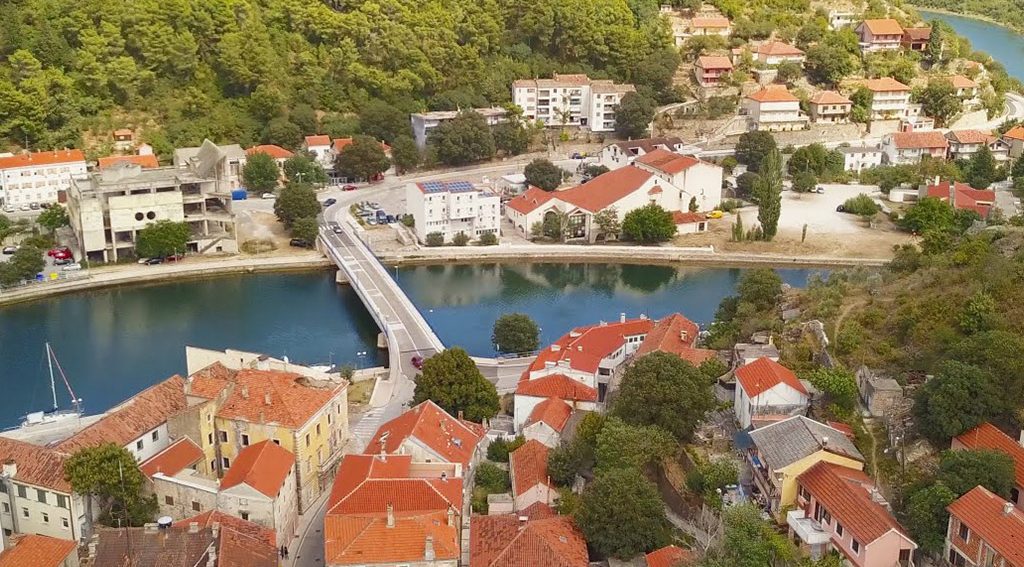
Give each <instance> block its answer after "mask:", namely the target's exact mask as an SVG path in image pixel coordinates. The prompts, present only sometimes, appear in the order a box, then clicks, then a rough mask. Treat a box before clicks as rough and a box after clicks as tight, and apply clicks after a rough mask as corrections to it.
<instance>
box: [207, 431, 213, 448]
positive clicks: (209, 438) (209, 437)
mask: <svg viewBox="0 0 1024 567" xmlns="http://www.w3.org/2000/svg"><path fill="white" fill-rule="evenodd" d="M206 440H207V442H208V443H209V444H210V445H213V433H208V434H207V435H206Z"/></svg>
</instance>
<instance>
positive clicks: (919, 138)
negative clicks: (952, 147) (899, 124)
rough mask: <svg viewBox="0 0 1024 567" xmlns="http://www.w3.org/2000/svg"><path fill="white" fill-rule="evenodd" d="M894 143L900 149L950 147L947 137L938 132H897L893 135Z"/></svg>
mask: <svg viewBox="0 0 1024 567" xmlns="http://www.w3.org/2000/svg"><path fill="white" fill-rule="evenodd" d="M892 140H893V143H894V144H895V145H896V147H897V148H900V149H915V148H916V149H930V148H945V147H948V146H949V142H948V141H947V140H946V137H945V136H944V135H942V132H939V131H938V130H930V131H927V132H896V133H895V134H893V135H892Z"/></svg>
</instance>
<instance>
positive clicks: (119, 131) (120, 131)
mask: <svg viewBox="0 0 1024 567" xmlns="http://www.w3.org/2000/svg"><path fill="white" fill-rule="evenodd" d="M114 135H115V136H133V135H135V132H132V131H131V129H129V128H119V129H117V130H114Z"/></svg>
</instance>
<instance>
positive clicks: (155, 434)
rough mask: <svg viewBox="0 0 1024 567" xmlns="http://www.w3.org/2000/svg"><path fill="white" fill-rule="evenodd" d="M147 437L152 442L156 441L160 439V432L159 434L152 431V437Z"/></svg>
mask: <svg viewBox="0 0 1024 567" xmlns="http://www.w3.org/2000/svg"><path fill="white" fill-rule="evenodd" d="M149 437H150V439H152V440H153V441H156V440H158V439H160V432H159V431H156V430H154V431H153V433H152V435H150V436H149Z"/></svg>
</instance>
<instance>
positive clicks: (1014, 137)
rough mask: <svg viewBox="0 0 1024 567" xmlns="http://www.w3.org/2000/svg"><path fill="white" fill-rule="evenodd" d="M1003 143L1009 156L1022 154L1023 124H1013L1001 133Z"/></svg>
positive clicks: (1023, 143) (1017, 156)
mask: <svg viewBox="0 0 1024 567" xmlns="http://www.w3.org/2000/svg"><path fill="white" fill-rule="evenodd" d="M1003 143H1004V144H1006V147H1007V148H1008V151H1009V154H1010V157H1011V158H1013V159H1017V158H1019V157H1020V156H1021V155H1024V126H1020V125H1018V126H1014V127H1013V128H1010V129H1009V130H1007V131H1006V133H1005V134H1003Z"/></svg>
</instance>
